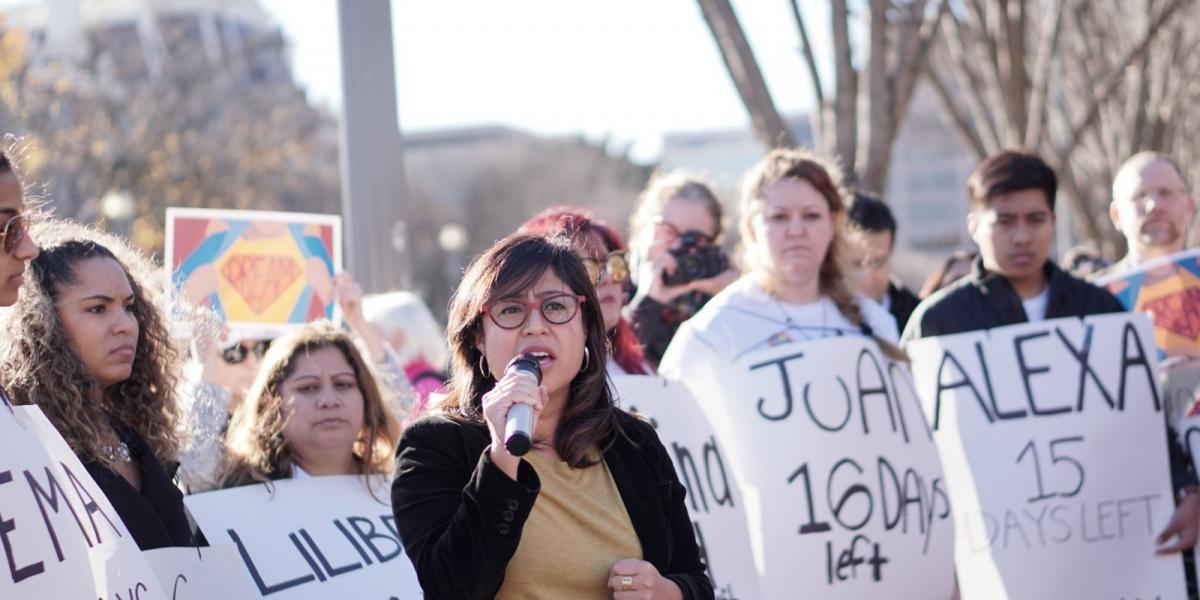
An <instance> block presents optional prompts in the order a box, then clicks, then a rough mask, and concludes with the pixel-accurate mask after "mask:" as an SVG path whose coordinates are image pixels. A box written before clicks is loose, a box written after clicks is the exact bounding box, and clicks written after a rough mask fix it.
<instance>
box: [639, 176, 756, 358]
mask: <svg viewBox="0 0 1200 600" xmlns="http://www.w3.org/2000/svg"><path fill="white" fill-rule="evenodd" d="M723 216H724V214H723V209H722V208H721V202H720V201H719V200H717V197H716V195H715V194H714V193H713V191H712V189H711V188H709V186H708V185H707V184H705V183H704V182H703V181H702V180H700V179H699V178H697V177H694V176H691V175H688V174H686V173H683V172H680V171H673V172H671V173H667V174H662V175H658V176H656V177H655V178H654V179H652V180H651V181H650V183H649V184H648V185H647V186H646V189H645V190H644V191H643V192H642V195H641V198H640V200H639V201H638V206H637V209H636V210H635V211H634V214H633V219H632V222H631V223H630V239H631V240H633V243H632V244H630V250H631V257H630V258H631V263H632V265H631V267H632V269H631V270H632V274H633V278H634V284H636V286H637V292H636V293H635V294H634V296H633V299H632V300H630V302H629V305H628V307H626V309H625V310H626V315H627V317H628V318H629V320H630V321H632V322H633V326H634V331H635V332H636V333H637V336H638V338H639V339H640V340H641V342H642V346H643V347H644V348H645V354H646V360H647V361H648V362H650V364H652V365H654V366H655V367H657V366H658V363H659V361H661V360H662V356H663V353H664V352H666V349H667V345H668V344H670V343H671V338H672V337H674V335H675V331H676V330H677V329H679V325H680V324H681V323H683V322H684V321H686V320H687V319H688V318H689V317H691V316H692V315H694V314H696V312H697V311H699V310H700V308H701V307H703V306H704V305H705V303H707V302H708V301H709V300H710V299H711V298H712V297H713V296H715V295H717V294H718V293H720V291H721V290H723V289H725V287H726V286H728V285H729V284H730V283H733V281H734V280H736V279H737V278H738V271H737V269H736V268H735V267H734V266H733V264H732V261H730V260H729V257H728V256H727V255H726V253H725V251H724V250H723V249H722V248H721V246H720V242H721V235H722V233H723V232H722V225H723V223H722V219H723Z"/></svg>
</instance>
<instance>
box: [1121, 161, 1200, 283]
mask: <svg viewBox="0 0 1200 600" xmlns="http://www.w3.org/2000/svg"><path fill="white" fill-rule="evenodd" d="M1112 194H1113V196H1112V204H1110V205H1109V207H1108V214H1109V217H1110V218H1112V222H1113V225H1114V226H1115V227H1116V228H1117V229H1118V230H1119V231H1120V232H1121V233H1122V234H1124V236H1125V242H1126V244H1128V246H1129V249H1128V252H1127V253H1126V254H1125V258H1123V259H1121V261H1120V262H1118V263H1117V264H1115V265H1113V266H1112V268H1111V269H1109V270H1108V271H1107V272H1106V274H1112V273H1120V272H1122V271H1126V270H1129V269H1132V268H1134V267H1137V266H1138V265H1140V264H1142V263H1144V262H1146V261H1149V260H1153V259H1156V258H1161V257H1164V256H1169V255H1171V254H1174V253H1176V252H1179V251H1181V250H1183V248H1184V245H1185V243H1186V241H1187V233H1188V229H1189V228H1190V226H1191V224H1192V220H1193V219H1194V218H1195V216H1196V203H1195V201H1194V200H1193V199H1192V193H1191V191H1190V190H1189V189H1188V186H1187V182H1186V181H1184V178H1183V170H1182V169H1180V168H1179V165H1178V164H1176V163H1175V161H1173V160H1171V158H1170V157H1168V156H1166V155H1165V154H1160V153H1158V152H1139V153H1137V154H1135V155H1133V156H1132V157H1130V158H1129V160H1126V161H1125V164H1123V165H1121V169H1120V170H1119V171H1117V176H1116V177H1115V178H1114V179H1113V187H1112Z"/></svg>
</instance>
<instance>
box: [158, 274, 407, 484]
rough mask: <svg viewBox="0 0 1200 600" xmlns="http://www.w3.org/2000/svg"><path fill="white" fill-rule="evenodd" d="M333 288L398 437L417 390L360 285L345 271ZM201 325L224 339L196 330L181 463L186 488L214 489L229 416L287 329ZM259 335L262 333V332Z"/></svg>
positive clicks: (335, 279) (213, 317)
mask: <svg viewBox="0 0 1200 600" xmlns="http://www.w3.org/2000/svg"><path fill="white" fill-rule="evenodd" d="M331 283H332V286H333V287H332V290H333V291H332V294H333V297H334V299H335V300H336V302H337V303H338V306H339V307H340V308H341V309H342V317H343V322H344V323H345V325H346V328H347V330H348V334H349V335H350V336H351V339H353V340H354V341H355V343H356V344H361V346H362V348H363V349H364V350H365V356H366V357H367V358H369V359H370V361H371V363H372V366H373V367H374V369H375V370H374V376H375V377H377V378H378V384H379V387H380V391H381V394H382V397H383V401H384V404H385V405H386V407H387V414H388V417H389V419H392V422H391V423H389V428H388V431H389V432H391V435H392V436H393V437H392V440H391V441H392V442H393V443H394V442H395V440H396V439H397V437H398V436H399V432H400V429H401V421H400V419H402V418H403V417H404V416H405V415H407V414H408V413H410V412H411V411H412V410H413V409H414V407H415V404H416V402H415V400H416V392H415V391H414V390H413V386H412V383H411V382H410V381H409V379H408V376H407V375H406V374H405V371H404V368H403V366H402V363H400V360H399V358H398V357H397V355H396V353H395V351H394V350H393V349H392V348H391V346H390V345H389V344H388V342H387V340H386V339H385V338H384V337H383V335H382V334H381V333H380V331H379V329H378V328H377V327H376V326H375V325H374V324H373V323H371V322H370V321H368V320H367V318H366V316H365V315H364V312H363V291H362V287H361V286H359V285H358V283H356V282H355V281H354V278H353V277H352V276H351V275H350V274H349V273H346V272H342V273H338V274H337V275H336V276H334V277H333V279H332V282H331ZM200 310H205V311H206V312H207V313H208V315H209V317H210V318H209V320H210V321H215V320H217V319H218V317H216V315H215V314H214V313H212V311H207V310H206V309H200ZM200 329H201V331H208V332H216V333H218V334H219V335H221V336H222V339H221V340H220V341H214V340H213V339H204V337H205V336H197V339H196V342H197V343H196V346H197V347H196V349H195V350H196V355H197V356H198V357H199V359H200V360H199V361H198V362H199V363H200V364H199V365H198V366H199V373H190V374H189V381H188V385H189V387H191V388H192V389H190V390H189V391H188V393H187V394H186V396H187V398H186V400H185V405H186V409H185V411H184V412H185V419H186V422H187V428H188V429H189V431H191V432H192V436H191V439H190V440H189V442H190V443H189V444H187V445H186V447H185V448H184V449H183V451H182V456H183V457H184V460H183V467H182V468H181V469H180V472H179V479H180V482H181V484H182V485H183V486H184V488H185V489H186V490H187V491H188V492H192V493H194V492H201V491H205V490H211V489H215V488H217V487H220V486H221V485H223V484H224V482H223V481H222V466H221V463H222V461H223V457H224V455H225V447H224V441H225V436H226V432H227V430H228V429H229V427H230V423H231V418H232V416H233V415H235V414H237V411H238V409H239V407H240V406H241V405H242V403H243V401H244V399H245V398H246V396H247V394H248V393H249V389H250V387H251V385H252V384H253V382H254V380H255V378H256V377H258V376H259V374H260V371H261V369H262V367H261V362H262V360H263V356H264V355H266V354H267V352H268V351H269V349H270V348H271V346H272V344H274V343H275V339H276V338H278V337H279V336H282V335H285V334H287V333H288V331H287V330H285V329H280V330H279V331H278V335H273V336H270V337H254V336H246V337H240V338H239V337H238V336H237V335H236V334H231V333H230V332H229V330H228V327H227V326H226V324H224V323H215V322H212V323H208V324H207V325H204V326H201V327H200ZM258 335H260V336H261V335H262V334H261V333H259V334H258Z"/></svg>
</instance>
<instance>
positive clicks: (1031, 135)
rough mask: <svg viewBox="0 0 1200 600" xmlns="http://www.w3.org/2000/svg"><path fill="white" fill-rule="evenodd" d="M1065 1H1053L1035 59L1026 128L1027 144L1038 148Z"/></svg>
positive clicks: (1044, 22)
mask: <svg viewBox="0 0 1200 600" xmlns="http://www.w3.org/2000/svg"><path fill="white" fill-rule="evenodd" d="M1065 5H1066V1H1065V0H1051V3H1050V11H1049V12H1050V14H1051V17H1050V18H1049V19H1047V20H1045V21H1043V25H1044V28H1043V29H1042V33H1041V35H1040V36H1039V37H1040V39H1041V42H1040V43H1039V44H1038V50H1037V57H1036V58H1035V59H1034V68H1033V83H1032V89H1031V90H1030V93H1029V111H1030V113H1029V123H1028V126H1027V127H1026V128H1025V136H1024V138H1025V144H1026V145H1028V146H1029V147H1030V148H1037V147H1038V146H1040V145H1041V144H1042V131H1043V127H1042V125H1043V123H1044V122H1045V120H1046V110H1045V108H1046V106H1045V105H1046V90H1047V87H1048V86H1049V84H1050V67H1051V66H1052V65H1053V60H1054V55H1055V54H1057V53H1058V40H1059V31H1061V30H1062V16H1063V9H1064V7H1065Z"/></svg>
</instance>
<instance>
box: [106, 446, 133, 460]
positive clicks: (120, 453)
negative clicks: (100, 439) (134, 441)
mask: <svg viewBox="0 0 1200 600" xmlns="http://www.w3.org/2000/svg"><path fill="white" fill-rule="evenodd" d="M100 452H101V453H103V454H104V458H107V459H108V460H109V461H111V462H123V463H125V464H130V463H132V462H133V454H132V453H131V452H129V445H128V444H126V443H125V442H117V445H116V446H104V447H103V448H101V449H100Z"/></svg>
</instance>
